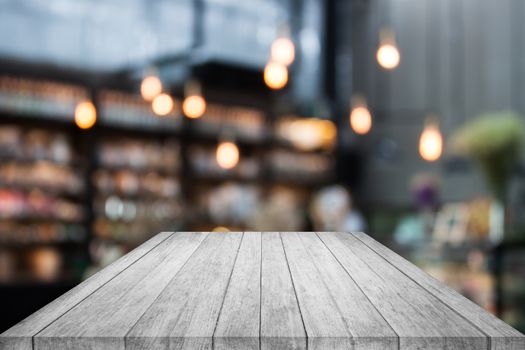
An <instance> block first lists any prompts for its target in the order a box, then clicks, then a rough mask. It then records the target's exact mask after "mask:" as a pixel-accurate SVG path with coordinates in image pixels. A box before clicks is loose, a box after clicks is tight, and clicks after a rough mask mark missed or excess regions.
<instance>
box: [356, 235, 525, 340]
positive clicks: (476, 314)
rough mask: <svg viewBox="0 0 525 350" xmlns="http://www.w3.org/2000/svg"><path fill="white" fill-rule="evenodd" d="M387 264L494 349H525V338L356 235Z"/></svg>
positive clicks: (379, 246)
mask: <svg viewBox="0 0 525 350" xmlns="http://www.w3.org/2000/svg"><path fill="white" fill-rule="evenodd" d="M354 235H355V236H356V237H357V238H358V239H359V240H361V241H362V242H363V243H364V244H366V245H367V246H368V247H369V248H370V249H372V250H373V251H374V252H376V253H377V254H379V255H381V256H382V257H383V258H384V259H385V260H386V261H388V262H389V263H390V264H392V265H393V266H395V267H396V268H397V269H398V270H399V271H401V272H402V273H403V274H405V275H406V276H408V277H410V278H411V279H412V280H414V281H415V282H416V283H417V284H418V285H420V286H421V287H423V288H425V289H426V290H427V291H428V292H429V293H431V294H432V295H434V296H435V297H436V298H438V299H440V300H441V301H442V302H443V303H445V304H447V305H448V306H450V307H451V308H452V309H454V310H455V311H456V312H458V313H459V314H460V315H462V316H463V317H464V318H465V319H467V320H469V321H470V322H472V323H473V324H474V325H476V326H477V327H478V328H480V329H481V330H483V332H485V333H486V334H487V335H488V336H490V337H491V349H497V350H499V349H511V350H518V349H525V336H524V335H523V334H521V333H520V332H518V331H517V330H515V329H514V328H512V327H510V326H509V325H507V324H506V323H505V322H503V321H501V320H500V319H499V318H497V317H496V316H494V315H492V314H490V313H488V312H486V311H485V310H483V309H482V308H481V307H479V306H478V305H476V304H475V303H473V302H472V301H470V300H468V299H467V298H465V297H464V296H462V295H461V294H459V293H458V292H456V291H455V290H453V289H452V288H450V287H448V286H446V285H444V284H443V283H441V282H439V281H438V280H436V279H434V278H433V277H432V276H430V275H429V274H427V273H425V272H424V271H422V270H421V269H419V268H417V267H416V266H415V265H413V264H412V263H410V262H409V261H407V260H405V259H404V258H403V257H401V256H399V255H397V254H396V253H394V252H393V251H392V250H390V249H388V248H387V247H385V246H384V245H382V244H380V243H379V242H377V241H375V240H374V239H372V238H371V237H370V236H368V235H366V234H364V233H355V234H354Z"/></svg>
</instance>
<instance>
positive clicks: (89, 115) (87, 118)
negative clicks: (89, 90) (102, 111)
mask: <svg viewBox="0 0 525 350" xmlns="http://www.w3.org/2000/svg"><path fill="white" fill-rule="evenodd" d="M96 122H97V110H96V109H95V106H94V105H93V103H92V102H91V101H84V102H81V103H79V104H78V105H77V107H76V108H75V123H76V124H77V126H78V127H79V128H80V129H89V128H91V127H93V125H95V123H96Z"/></svg>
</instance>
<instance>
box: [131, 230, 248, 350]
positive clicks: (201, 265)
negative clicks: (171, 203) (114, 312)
mask: <svg viewBox="0 0 525 350" xmlns="http://www.w3.org/2000/svg"><path fill="white" fill-rule="evenodd" d="M241 240H242V233H234V232H228V233H219V232H216V233H213V234H210V236H209V238H208V239H206V240H205V241H204V242H203V244H202V245H201V246H200V247H199V249H198V250H197V251H196V252H195V254H194V255H193V256H192V257H191V259H190V260H189V261H188V263H187V264H186V265H185V266H184V267H183V268H182V269H181V271H180V272H179V273H178V274H177V275H176V276H175V278H173V279H172V280H171V281H170V283H169V284H168V286H167V287H166V289H165V290H164V291H163V293H162V294H161V295H160V296H159V297H158V298H157V300H155V302H154V303H153V304H152V305H151V306H150V307H149V309H148V310H147V311H146V312H145V313H144V314H143V315H142V317H141V318H140V319H139V320H138V322H137V323H136V324H135V326H133V328H132V329H131V331H130V332H129V333H128V335H127V336H126V349H167V348H169V349H211V348H212V342H213V341H212V339H213V332H214V330H215V325H216V323H217V319H218V316H219V312H220V309H221V306H222V303H223V300H224V295H225V293H226V289H227V287H228V283H229V279H230V276H231V273H232V269H233V265H234V263H235V258H236V256H237V252H238V250H239V246H240V243H241Z"/></svg>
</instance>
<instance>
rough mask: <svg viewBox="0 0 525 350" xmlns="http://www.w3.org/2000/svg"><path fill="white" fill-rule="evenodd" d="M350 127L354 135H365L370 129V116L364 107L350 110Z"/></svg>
mask: <svg viewBox="0 0 525 350" xmlns="http://www.w3.org/2000/svg"><path fill="white" fill-rule="evenodd" d="M350 126H351V127H352V130H354V132H355V133H356V134H359V135H365V134H367V133H368V132H369V131H370V129H371V128H372V115H371V114H370V111H369V110H368V108H366V106H359V107H355V108H353V109H352V112H351V113H350Z"/></svg>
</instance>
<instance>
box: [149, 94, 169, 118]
mask: <svg viewBox="0 0 525 350" xmlns="http://www.w3.org/2000/svg"><path fill="white" fill-rule="evenodd" d="M151 108H152V109H153V112H154V113H155V114H156V115H160V116H164V115H168V114H170V113H171V111H172V110H173V99H172V98H171V96H170V95H168V94H160V95H158V96H157V97H155V98H154V99H153V102H152V103H151Z"/></svg>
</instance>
